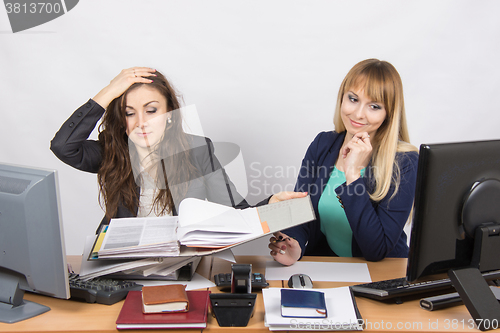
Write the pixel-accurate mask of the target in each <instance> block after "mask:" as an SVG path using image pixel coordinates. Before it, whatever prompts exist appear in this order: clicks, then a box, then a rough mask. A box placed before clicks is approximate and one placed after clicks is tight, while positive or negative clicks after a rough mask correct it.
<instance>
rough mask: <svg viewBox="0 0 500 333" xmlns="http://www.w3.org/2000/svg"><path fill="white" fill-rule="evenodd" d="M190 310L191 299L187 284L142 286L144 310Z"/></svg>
mask: <svg viewBox="0 0 500 333" xmlns="http://www.w3.org/2000/svg"><path fill="white" fill-rule="evenodd" d="M188 310H189V301H188V297H187V294H186V286H185V285H183V284H171V285H163V286H144V287H142V312H144V313H160V312H186V311H188Z"/></svg>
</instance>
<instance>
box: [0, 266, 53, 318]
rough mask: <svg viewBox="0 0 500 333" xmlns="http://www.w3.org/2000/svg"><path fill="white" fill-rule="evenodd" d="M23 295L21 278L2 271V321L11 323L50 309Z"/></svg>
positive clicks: (0, 299)
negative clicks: (25, 298) (20, 286)
mask: <svg viewBox="0 0 500 333" xmlns="http://www.w3.org/2000/svg"><path fill="white" fill-rule="evenodd" d="M23 297H24V290H22V289H21V288H19V278H18V277H17V276H14V275H11V274H8V272H6V271H0V322H2V323H8V324H11V323H15V322H18V321H21V320H25V319H28V318H31V317H35V316H38V315H40V314H42V313H45V312H47V311H49V310H50V308H49V307H48V306H45V305H42V304H38V303H34V302H30V301H26V300H24V299H23Z"/></svg>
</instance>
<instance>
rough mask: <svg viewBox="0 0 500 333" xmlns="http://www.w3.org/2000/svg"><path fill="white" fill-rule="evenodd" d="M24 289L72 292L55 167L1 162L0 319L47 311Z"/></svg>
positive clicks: (54, 294) (62, 294) (55, 293)
mask: <svg viewBox="0 0 500 333" xmlns="http://www.w3.org/2000/svg"><path fill="white" fill-rule="evenodd" d="M25 291H29V292H34V293H39V294H43V295H48V296H52V297H57V298H65V299H67V298H69V297H70V293H69V282H68V272H67V267H66V255H65V247H64V239H63V229H62V221H61V212H60V205H59V193H58V184H57V172H56V171H53V170H43V169H38V168H32V167H22V166H15V165H8V164H3V163H0V322H6V323H13V322H17V321H20V320H24V319H27V318H30V317H33V316H36V315H38V314H41V313H43V312H46V311H48V310H50V308H48V307H46V306H44V305H40V304H36V303H34V302H30V301H27V300H24V299H23V297H24V292H25Z"/></svg>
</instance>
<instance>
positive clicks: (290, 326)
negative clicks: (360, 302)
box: [262, 287, 363, 331]
mask: <svg viewBox="0 0 500 333" xmlns="http://www.w3.org/2000/svg"><path fill="white" fill-rule="evenodd" d="M314 291H320V292H323V293H324V295H325V301H326V309H327V317H326V318H304V317H283V316H282V315H281V288H266V289H262V296H263V298H264V308H265V310H266V315H265V319H264V324H265V325H266V327H269V330H271V331H304V330H305V331H315V330H320V331H361V330H362V329H363V320H362V318H361V316H360V314H359V312H358V311H357V306H356V302H355V300H354V296H353V295H352V293H351V290H350V289H349V287H341V288H329V289H314Z"/></svg>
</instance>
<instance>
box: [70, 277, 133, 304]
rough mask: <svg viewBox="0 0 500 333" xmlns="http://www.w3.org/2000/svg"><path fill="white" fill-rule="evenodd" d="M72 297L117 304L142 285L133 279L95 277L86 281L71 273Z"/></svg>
mask: <svg viewBox="0 0 500 333" xmlns="http://www.w3.org/2000/svg"><path fill="white" fill-rule="evenodd" d="M69 289H70V292H71V298H78V299H83V300H85V301H87V302H88V303H100V304H107V305H111V304H115V303H116V302H118V301H121V300H122V299H124V298H125V297H126V296H127V294H128V292H129V291H130V290H141V289H142V285H141V284H137V283H135V282H133V281H125V280H117V279H106V278H93V279H90V280H86V281H84V280H83V279H80V276H79V275H78V274H75V273H69Z"/></svg>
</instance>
